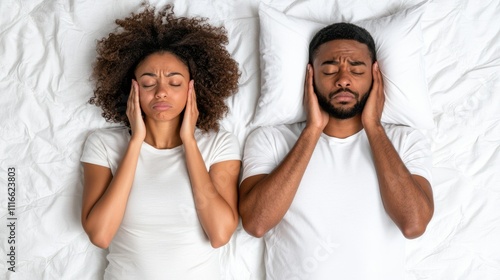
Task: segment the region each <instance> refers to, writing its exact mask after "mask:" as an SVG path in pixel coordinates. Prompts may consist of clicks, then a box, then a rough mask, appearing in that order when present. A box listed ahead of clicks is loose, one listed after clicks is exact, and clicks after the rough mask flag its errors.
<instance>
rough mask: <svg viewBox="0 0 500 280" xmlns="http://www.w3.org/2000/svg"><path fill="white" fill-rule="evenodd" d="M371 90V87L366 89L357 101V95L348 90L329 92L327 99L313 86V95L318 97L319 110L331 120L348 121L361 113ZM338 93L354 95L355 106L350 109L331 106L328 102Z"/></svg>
mask: <svg viewBox="0 0 500 280" xmlns="http://www.w3.org/2000/svg"><path fill="white" fill-rule="evenodd" d="M372 85H373V84H372ZM371 89H372V86H370V88H369V89H368V91H367V92H366V94H365V95H363V97H362V98H361V100H360V99H359V93H357V92H354V91H352V90H350V89H348V88H347V89H339V90H337V91H334V92H331V93H329V94H328V98H327V97H325V95H323V94H321V93H319V92H318V90H317V89H316V87H315V86H314V93H316V96H317V97H318V103H319V106H321V108H322V109H323V110H324V111H325V112H327V113H328V114H329V115H330V116H331V117H332V118H335V119H341V120H345V119H350V118H352V117H354V116H356V115H358V114H361V112H363V108H364V107H365V104H366V100H368V96H369V95H370V91H371ZM340 92H349V93H351V94H353V95H354V98H356V104H354V106H353V107H351V108H346V109H344V108H335V107H334V106H333V104H331V103H330V100H331V99H332V97H333V96H334V95H336V94H337V93H340Z"/></svg>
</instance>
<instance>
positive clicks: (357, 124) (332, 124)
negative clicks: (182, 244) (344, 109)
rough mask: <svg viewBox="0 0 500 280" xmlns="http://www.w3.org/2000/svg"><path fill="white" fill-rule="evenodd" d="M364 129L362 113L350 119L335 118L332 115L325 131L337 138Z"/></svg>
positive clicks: (345, 136)
mask: <svg viewBox="0 0 500 280" xmlns="http://www.w3.org/2000/svg"><path fill="white" fill-rule="evenodd" d="M361 129H363V123H362V122H361V115H360V114H359V115H356V116H355V117H352V118H350V119H343V120H342V119H335V118H332V117H330V119H329V120H328V124H327V125H326V127H325V129H323V133H325V134H326V135H328V136H331V137H335V138H347V137H349V136H351V135H354V134H356V133H358V132H359V131H360V130H361Z"/></svg>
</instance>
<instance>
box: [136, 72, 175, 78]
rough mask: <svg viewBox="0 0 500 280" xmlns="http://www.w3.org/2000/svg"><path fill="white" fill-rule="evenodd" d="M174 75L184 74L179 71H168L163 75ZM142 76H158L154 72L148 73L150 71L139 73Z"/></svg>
mask: <svg viewBox="0 0 500 280" xmlns="http://www.w3.org/2000/svg"><path fill="white" fill-rule="evenodd" d="M175 75H181V76H182V77H184V75H182V74H181V73H179V72H170V73H168V74H167V75H165V77H172V76H175ZM142 76H150V77H158V76H157V75H156V74H155V73H150V72H146V73H143V74H142V75H141V77H142Z"/></svg>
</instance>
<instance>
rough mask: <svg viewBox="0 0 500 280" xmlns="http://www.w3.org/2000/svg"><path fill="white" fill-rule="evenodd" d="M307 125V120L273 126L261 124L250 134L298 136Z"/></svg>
mask: <svg viewBox="0 0 500 280" xmlns="http://www.w3.org/2000/svg"><path fill="white" fill-rule="evenodd" d="M304 127H305V122H299V123H293V124H280V125H273V126H260V127H257V128H256V129H254V130H253V131H252V132H251V133H250V135H251V136H254V137H255V136H256V135H260V136H261V135H268V136H271V135H274V136H285V137H290V136H295V137H298V136H299V135H300V133H301V132H302V130H303V129H304Z"/></svg>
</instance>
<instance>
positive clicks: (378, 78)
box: [361, 62, 385, 129]
mask: <svg viewBox="0 0 500 280" xmlns="http://www.w3.org/2000/svg"><path fill="white" fill-rule="evenodd" d="M372 74H373V86H372V90H371V91H370V96H369V97H368V100H367V101H366V104H365V108H364V109H363V114H362V115H361V121H362V122H363V127H364V128H365V129H366V128H369V127H373V126H379V125H380V119H381V118H382V110H383V109H384V102H385V96H384V80H383V79H382V73H380V69H379V67H378V62H375V63H373V66H372Z"/></svg>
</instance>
